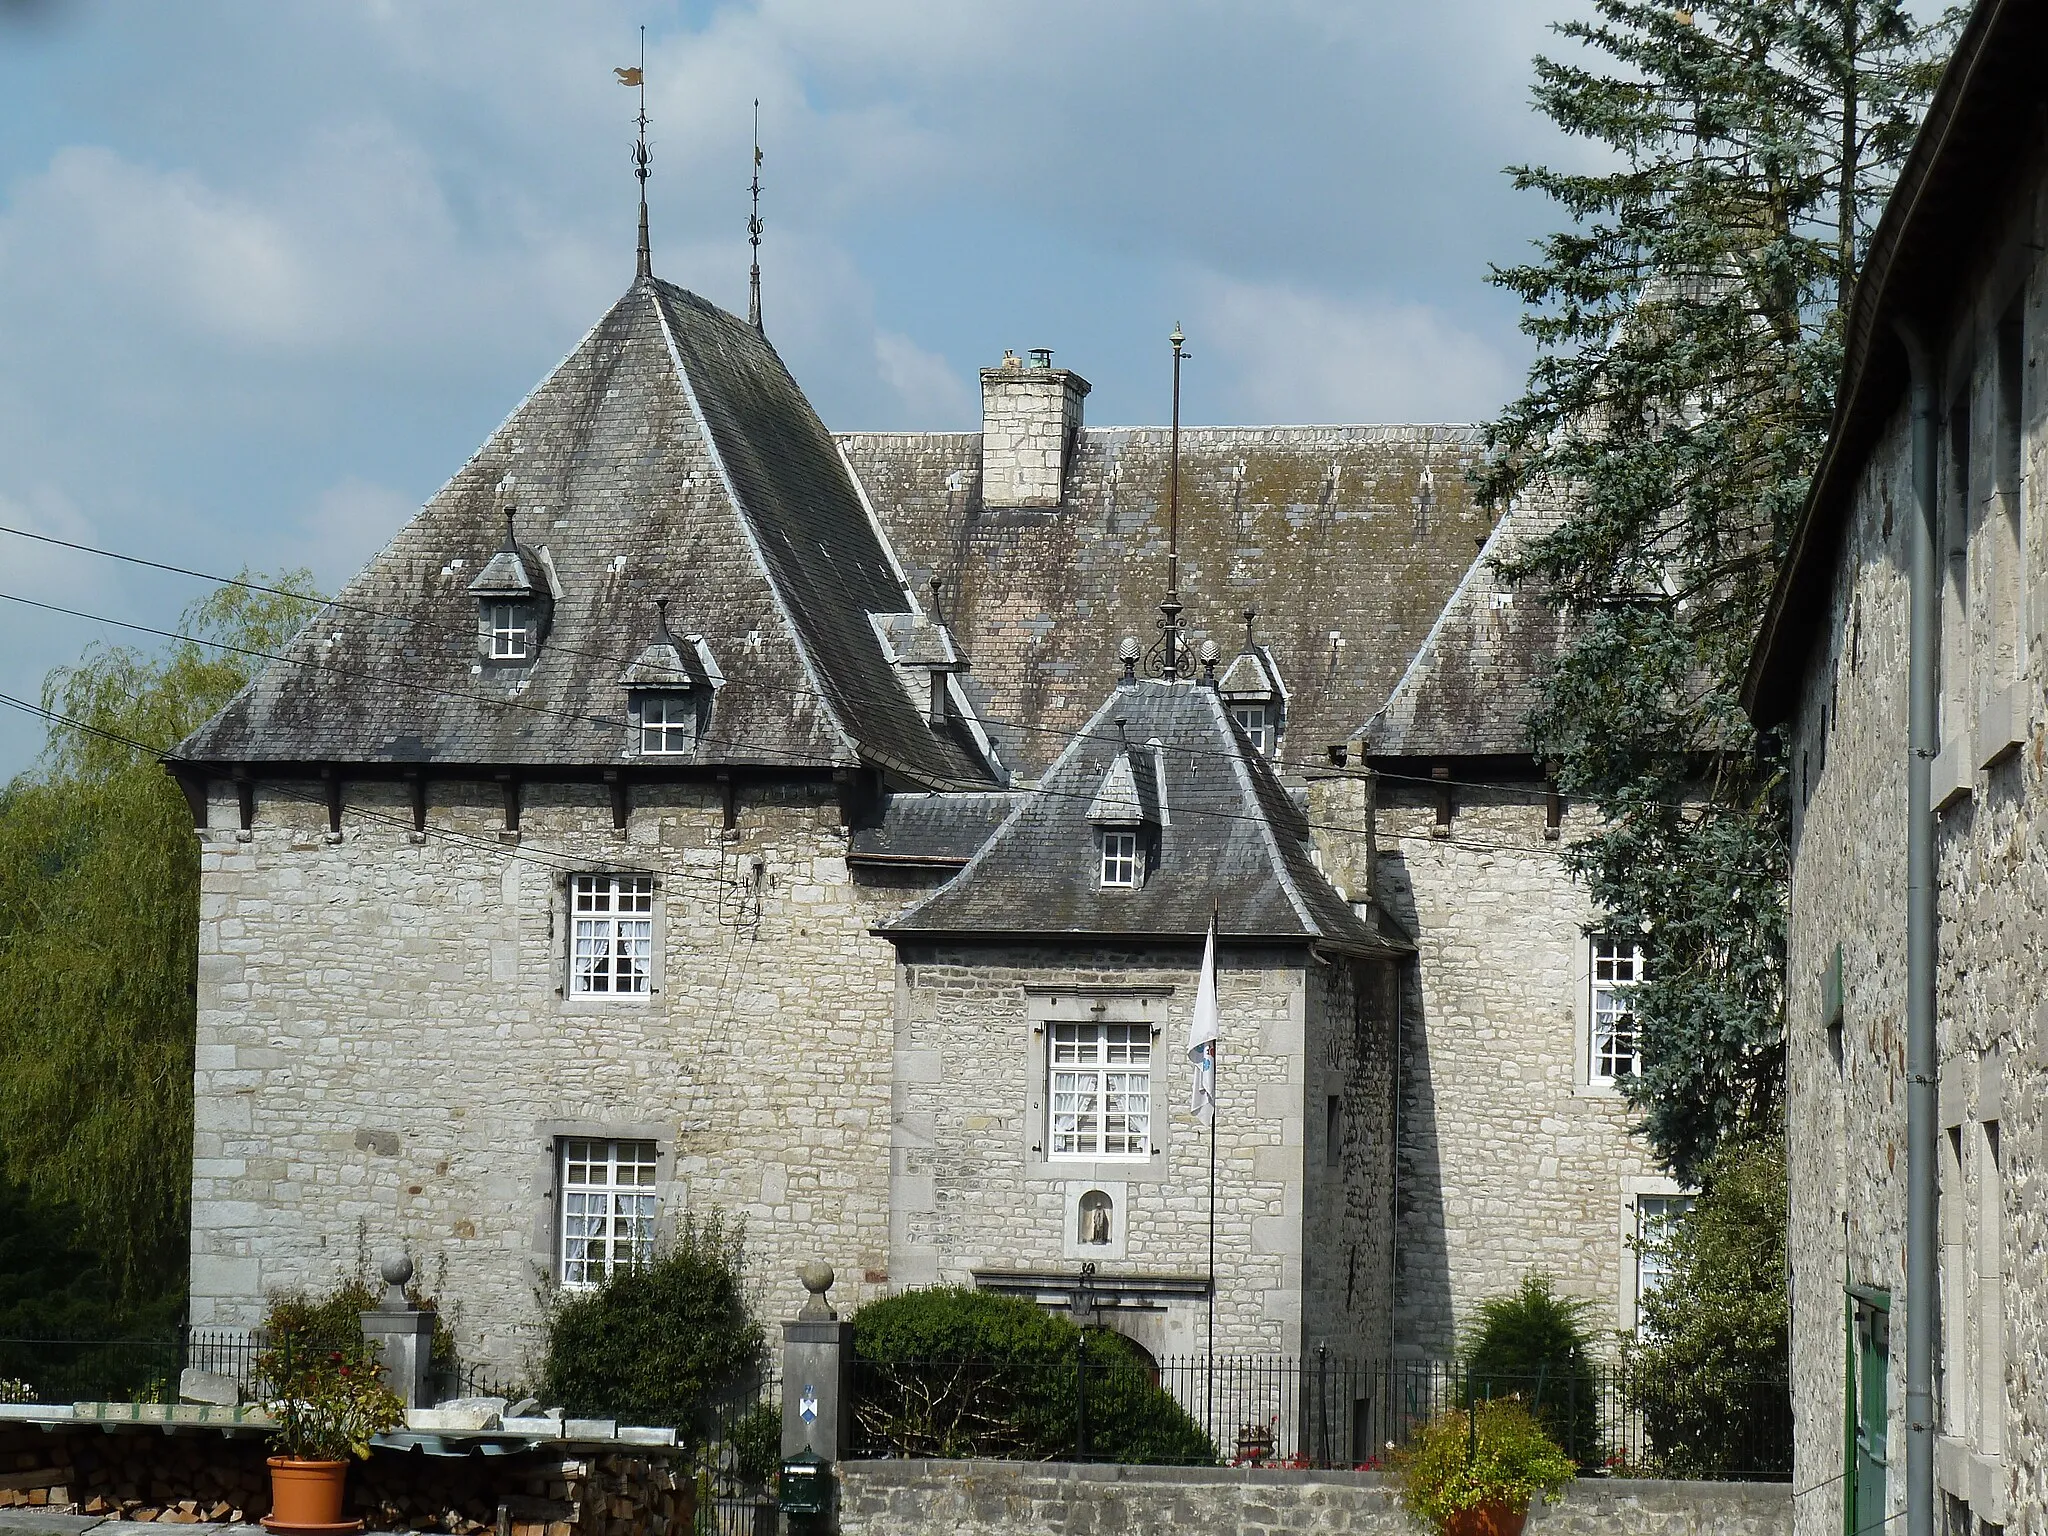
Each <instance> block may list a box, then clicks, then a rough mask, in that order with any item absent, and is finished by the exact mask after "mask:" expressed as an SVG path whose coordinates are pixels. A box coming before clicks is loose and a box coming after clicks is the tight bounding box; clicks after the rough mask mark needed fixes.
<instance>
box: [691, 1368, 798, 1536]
mask: <svg viewBox="0 0 2048 1536" xmlns="http://www.w3.org/2000/svg"><path fill="white" fill-rule="evenodd" d="M696 1430H697V1433H698V1435H699V1436H700V1437H701V1439H702V1442H703V1451H702V1459H701V1461H700V1462H699V1465H700V1466H701V1467H702V1469H703V1470H702V1472H701V1474H700V1475H699V1478H698V1494H699V1499H698V1503H697V1529H696V1532H695V1536H774V1532H775V1528H776V1514H777V1510H778V1508H779V1506H778V1504H777V1502H776V1497H775V1474H776V1472H777V1470H778V1468H779V1467H780V1465H781V1461H782V1375H781V1372H780V1371H779V1370H777V1369H776V1367H775V1365H774V1364H773V1362H771V1361H769V1360H767V1359H765V1358H764V1359H763V1360H762V1361H761V1362H760V1363H759V1364H758V1365H757V1366H756V1367H755V1368H754V1369H753V1370H751V1371H749V1372H748V1373H747V1374H746V1375H745V1376H743V1377H742V1378H741V1379H740V1380H739V1381H738V1382H736V1383H734V1384H733V1385H732V1386H731V1387H728V1388H726V1389H724V1390H723V1391H720V1392H716V1393H714V1394H712V1395H711V1397H710V1398H709V1399H707V1401H706V1402H705V1403H704V1405H703V1409H702V1411H701V1413H700V1414H699V1415H698V1421H697V1425H696Z"/></svg>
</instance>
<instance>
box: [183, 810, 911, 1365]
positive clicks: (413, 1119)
mask: <svg viewBox="0 0 2048 1536" xmlns="http://www.w3.org/2000/svg"><path fill="white" fill-rule="evenodd" d="M215 788H216V791H218V790H220V789H221V788H224V786H215ZM321 798H322V797H321V794H320V791H319V787H318V786H285V787H284V788H283V789H282V790H281V791H276V792H274V791H272V790H271V789H269V788H259V789H258V791H257V796H256V816H255V826H254V829H253V831H252V832H250V833H248V834H246V836H245V835H243V834H239V833H238V832H237V831H235V830H234V828H235V826H236V824H237V822H236V816H235V810H234V803H233V801H232V800H231V799H225V800H216V801H215V803H214V804H213V806H212V808H211V814H210V820H211V822H212V826H211V827H210V828H209V829H208V830H206V831H204V832H203V833H202V834H201V837H202V843H201V868H202V873H201V902H202V914H201V924H200V947H201V954H200V957H199V1022H198V1043H197V1062H196V1071H195V1092H196V1101H197V1102H196V1110H195V1133H194V1165H193V1203H192V1320H193V1322H195V1323H198V1324H213V1325H227V1326H235V1325H247V1324H250V1323H253V1322H254V1321H256V1320H257V1318H258V1317H259V1315H260V1312H261V1308H262V1304H263V1297H264V1295H265V1293H266V1292H268V1291H270V1290H272V1289H275V1288H278V1287H284V1286H295V1285H319V1284H325V1283H327V1282H328V1281H330V1280H331V1279H332V1278H333V1276H334V1275H335V1273H336V1272H337V1271H340V1270H343V1269H349V1270H353V1269H354V1268H355V1266H356V1264H357V1262H358V1258H359V1253H360V1252H361V1251H363V1250H365V1249H367V1250H368V1251H369V1252H370V1253H372V1254H382V1253H384V1252H386V1251H388V1250H390V1249H393V1248H398V1247H403V1248H405V1249H407V1250H408V1251H410V1252H411V1253H412V1254H413V1256H414V1258H415V1261H416V1262H417V1263H418V1265H419V1267H420V1272H421V1274H422V1275H423V1276H424V1277H426V1278H428V1279H429V1280H430V1281H432V1282H434V1283H435V1284H436V1285H437V1287H438V1289H439V1290H440V1292H441V1293H442V1294H443V1295H444V1296H446V1297H448V1298H450V1299H451V1300H452V1301H453V1303H454V1305H455V1308H456V1310H455V1316H454V1321H455V1327H456V1332H457V1336H458V1339H459V1342H460V1344H461V1347H462V1348H463V1350H464V1353H465V1355H466V1357H468V1358H470V1359H473V1360H476V1361H479V1362H487V1363H489V1364H492V1365H494V1366H496V1367H498V1368H500V1369H501V1370H504V1371H511V1372H516V1371H518V1370H520V1369H521V1368H522V1367H523V1366H524V1365H525V1364H526V1362H527V1355H528V1350H529V1346H530V1344H531V1342H532V1338H533V1324H534V1322H535V1319H536V1317H537V1315H538V1311H537V1302H536V1299H535V1291H536V1286H537V1285H540V1284H542V1283H544V1280H545V1277H546V1276H547V1275H548V1273H549V1272H550V1269H551V1263H552V1257H553V1251H554V1236H555V1216H554V1210H553V1203H554V1202H553V1181H554V1177H555V1174H554V1159H553V1151H552V1148H553V1143H554V1140H555V1138H556V1137H558V1136H561V1135H565V1134H585V1133H606V1134H610V1135H615V1136H630V1137H635V1138H643V1137H644V1138H645V1139H648V1140H652V1141H655V1142H656V1143H657V1144H658V1146H659V1149H660V1159H661V1162H660V1169H659V1177H660V1181H661V1183H660V1190H659V1193H660V1196H661V1209H662V1215H663V1221H664V1223H665V1224H669V1225H672V1224H673V1222H674V1220H675V1218H676V1217H677V1215H678V1213H680V1212H682V1211H684V1210H692V1211H698V1212H703V1211H706V1210H708V1209H710V1208H712V1207H714V1206H715V1207H718V1208H720V1209H722V1210H723V1211H725V1212H726V1213H727V1214H729V1215H731V1216H735V1217H744V1218H745V1220H746V1222H747V1224H748V1250H749V1253H750V1255H751V1258H752V1264H753V1278H754V1284H755V1286H756V1288H757V1291H758V1303H759V1305H760V1307H761V1309H762V1315H763V1316H766V1317H770V1318H772V1317H776V1316H790V1315H793V1311H792V1309H793V1308H794V1307H796V1306H797V1305H798V1304H799V1303H800V1302H801V1299H802V1295H803V1293H802V1290H801V1287H800V1286H799V1285H798V1284H797V1282H796V1281H795V1279H794V1278H793V1275H792V1271H793V1270H794V1269H795V1267H796V1266H797V1265H798V1264H799V1263H801V1262H802V1261H804V1260H806V1259H810V1258H823V1259H825V1260H827V1261H828V1262H830V1263H831V1264H832V1265H833V1266H834V1267H835V1268H836V1269H837V1271H838V1273H839V1276H840V1284H839V1288H838V1289H837V1290H836V1291H835V1299H836V1300H837V1301H838V1302H839V1304H840V1305H841V1306H849V1305H858V1304H859V1302H860V1301H861V1300H862V1299H863V1298H864V1297H866V1296H871V1295H875V1294H880V1293H881V1292H883V1291H884V1290H885V1289H886V1288H887V1287H888V1285H889V1283H890V1277H889V1273H888V1249H889V1236H888V1231H889V1228H888V1199H889V1135H890V1131H889V1116H890V1088H889V1070H890V1055H891V1041H892V1034H893V1028H894V1006H893V1000H894V992H895V984H894V977H893V959H894V957H893V954H892V952H891V950H890V948H889V946H888V945H887V944H886V943H884V942H882V941H881V940H879V939H877V938H875V937H873V936H872V935H871V933H870V932H869V929H870V928H871V926H872V925H873V924H874V923H876V922H877V921H880V920H882V919H883V918H884V917H886V916H888V915H890V914H893V912H895V911H896V910H898V909H899V908H900V906H901V905H902V903H903V901H904V900H905V899H906V898H907V896H909V895H910V894H913V893H911V892H906V891H901V890H896V891H890V890H874V889H867V888H863V887H862V886H861V885H859V884H857V883H856V882H855V880H854V879H853V878H852V877H851V876H850V875H849V872H848V869H847V866H846V862H845V858H844V852H845V843H846V839H845V834H844V832H843V831H842V829H841V827H840V821H839V811H838V806H837V803H836V801H835V799H834V797H833V794H832V791H831V788H830V786H829V785H825V784H809V785H807V784H802V783H795V784H789V785H785V786H783V787H780V788H775V789H765V790H756V789H753V788H745V789H743V790H742V792H741V795H740V799H739V810H738V826H737V829H736V830H735V831H734V832H732V833H730V834H727V833H725V832H724V831H723V811H722V805H721V803H720V801H719V799H718V797H717V794H716V791H715V790H714V789H712V788H710V787H708V786H707V787H703V788H699V787H694V786H692V787H683V786H677V787H669V788H660V789H636V790H635V798H634V807H633V810H632V815H631V820H630V824H629V826H628V828H627V830H626V832H625V833H624V834H623V835H621V834H620V833H618V832H616V831H614V830H613V827H612V821H611V807H610V802H609V799H608V798H607V796H606V794H605V791H604V789H603V787H602V786H598V785H587V786H579V785H559V786H549V785H529V786H527V788H526V792H525V801H526V803H525V810H524V817H523V826H522V831H521V833H520V835H519V840H518V841H517V842H516V843H508V842H505V841H502V840H501V838H500V828H501V826H502V806H501V800H500V792H499V789H498V787H497V786H496V785H489V786H483V785H444V784H439V783H436V784H434V785H432V786H431V788H430V807H429V813H428V816H429V825H430V828H431V831H430V832H429V833H428V834H427V835H425V836H419V835H416V834H414V833H413V832H412V830H411V812H410V803H409V801H408V800H407V799H406V797H405V792H404V791H403V790H402V789H400V788H398V787H397V786H375V785H369V784H361V785H350V786H349V787H348V789H347V798H348V805H349V811H348V813H347V815H346V817H345V819H344V823H343V831H342V833H341V835H340V840H339V841H333V840H330V838H329V837H328V835H327V833H326V817H325V810H324V805H322V804H321V803H320V802H321ZM621 868H623V869H632V870H651V871H654V872H656V874H657V875H658V882H657V890H658V900H657V913H656V922H655V949H656V953H657V956H658V959H657V962H656V966H655V978H654V986H655V991H654V992H653V994H652V995H651V996H648V997H644V998H635V997H623V998H611V999H588V998H574V997H565V996H564V993H563V982H564V976H565V971H566V947H567V937H566V935H567V923H566V915H565V911H564V903H565V897H564V886H565V881H566V879H567V877H568V876H569V875H570V874H572V873H574V872H577V871H603V870H608V869H621Z"/></svg>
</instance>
